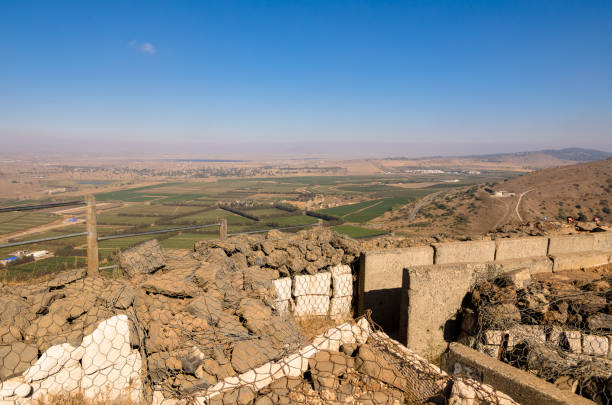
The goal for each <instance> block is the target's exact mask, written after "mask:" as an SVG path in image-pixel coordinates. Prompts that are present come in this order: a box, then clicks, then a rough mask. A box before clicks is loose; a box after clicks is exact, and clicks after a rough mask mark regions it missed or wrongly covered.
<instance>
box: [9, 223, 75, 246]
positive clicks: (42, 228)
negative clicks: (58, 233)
mask: <svg viewBox="0 0 612 405" xmlns="http://www.w3.org/2000/svg"><path fill="white" fill-rule="evenodd" d="M84 222H85V220H84V219H77V220H76V222H65V220H64V219H62V220H60V221H59V222H58V221H56V222H53V223H50V224H46V225H40V226H36V227H34V228H30V229H28V230H25V231H21V232H14V233H9V234H7V235H2V236H0V243H6V242H8V241H9V239H17V238H23V237H24V236H28V235H33V234H35V233H42V232H47V231H50V230H53V229H57V228H64V227H66V226H70V225H77V224H82V223H84Z"/></svg>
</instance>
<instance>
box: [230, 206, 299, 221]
mask: <svg viewBox="0 0 612 405" xmlns="http://www.w3.org/2000/svg"><path fill="white" fill-rule="evenodd" d="M239 210H240V209H239ZM240 211H244V212H245V213H247V214H249V215H254V216H256V217H258V218H262V219H263V218H272V217H285V216H288V215H292V214H291V213H290V212H287V211H283V210H279V209H278V208H257V209H246V210H240Z"/></svg>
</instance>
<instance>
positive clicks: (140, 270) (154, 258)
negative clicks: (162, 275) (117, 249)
mask: <svg viewBox="0 0 612 405" xmlns="http://www.w3.org/2000/svg"><path fill="white" fill-rule="evenodd" d="M165 265H166V259H165V257H164V254H163V253H162V250H161V246H160V245H159V242H158V241H157V239H153V240H150V241H147V242H144V243H141V244H139V245H138V246H135V247H133V248H131V249H127V250H124V251H123V252H121V254H120V255H119V267H120V268H121V269H122V270H123V271H125V272H126V273H127V275H128V276H130V277H134V276H136V275H139V274H150V273H153V272H155V271H157V270H159V269H161V268H162V267H164V266H165Z"/></svg>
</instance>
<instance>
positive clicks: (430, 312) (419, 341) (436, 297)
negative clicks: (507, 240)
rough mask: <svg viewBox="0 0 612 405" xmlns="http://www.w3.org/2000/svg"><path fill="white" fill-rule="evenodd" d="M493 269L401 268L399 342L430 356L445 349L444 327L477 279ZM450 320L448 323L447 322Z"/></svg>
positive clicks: (468, 265) (489, 266)
mask: <svg viewBox="0 0 612 405" xmlns="http://www.w3.org/2000/svg"><path fill="white" fill-rule="evenodd" d="M495 272H496V269H495V265H494V264H493V263H463V264H445V265H433V266H419V267H411V268H407V269H405V270H404V285H403V287H402V305H401V307H400V311H399V312H400V331H399V332H400V333H399V341H400V342H401V343H405V344H406V346H408V348H409V349H411V350H414V351H415V352H416V353H418V354H420V355H422V356H424V357H426V358H429V359H432V358H435V357H437V356H439V355H440V354H442V352H444V350H445V349H446V345H447V343H446V341H445V339H444V336H445V329H446V328H452V327H451V323H452V318H454V316H455V314H456V313H457V311H458V310H459V308H461V302H462V300H463V298H464V297H465V295H466V294H467V292H468V291H469V289H470V287H471V286H472V284H473V283H474V280H476V279H477V278H488V277H487V275H488V274H494V273H495ZM449 322H450V323H449Z"/></svg>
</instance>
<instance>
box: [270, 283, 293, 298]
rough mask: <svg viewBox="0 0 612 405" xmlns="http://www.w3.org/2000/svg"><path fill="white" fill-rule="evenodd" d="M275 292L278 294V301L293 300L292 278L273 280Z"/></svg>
mask: <svg viewBox="0 0 612 405" xmlns="http://www.w3.org/2000/svg"><path fill="white" fill-rule="evenodd" d="M272 285H273V286H274V291H275V292H276V299H277V300H278V301H284V300H288V299H291V278H290V277H283V278H279V279H276V280H272Z"/></svg>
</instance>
